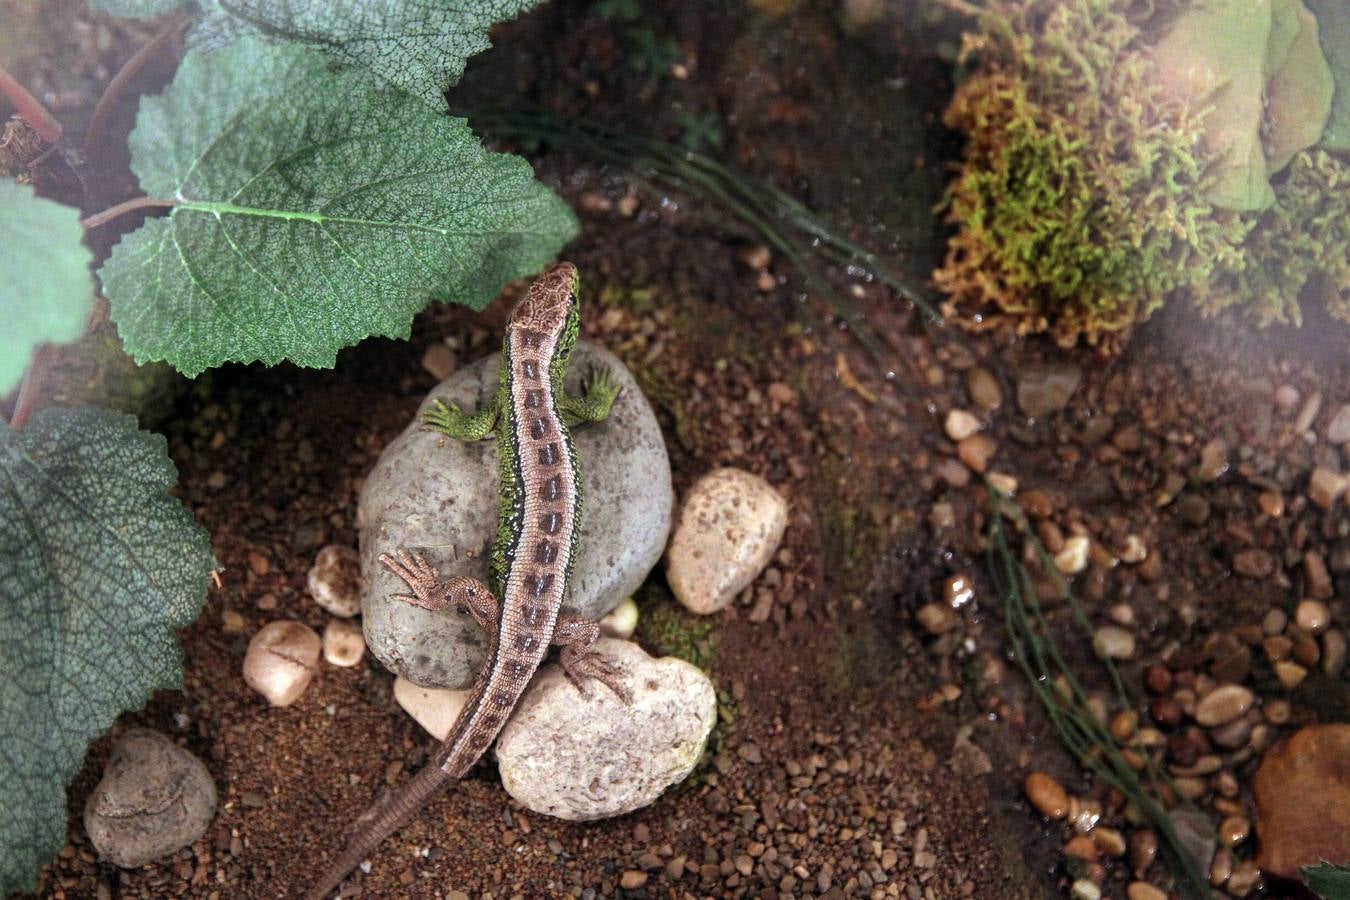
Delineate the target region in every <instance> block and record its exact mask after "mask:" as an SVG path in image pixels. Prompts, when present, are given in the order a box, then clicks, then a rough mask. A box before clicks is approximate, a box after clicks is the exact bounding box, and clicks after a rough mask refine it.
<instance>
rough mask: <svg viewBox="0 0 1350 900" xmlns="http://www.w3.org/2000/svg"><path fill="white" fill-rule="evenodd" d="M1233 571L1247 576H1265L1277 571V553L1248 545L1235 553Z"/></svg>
mask: <svg viewBox="0 0 1350 900" xmlns="http://www.w3.org/2000/svg"><path fill="white" fill-rule="evenodd" d="M1233 571H1234V572H1236V573H1238V574H1239V575H1244V576H1246V577H1247V578H1265V577H1266V576H1268V575H1270V574H1271V573H1272V572H1274V571H1275V554H1273V553H1271V552H1270V551H1269V550H1262V549H1261V548H1259V547H1248V548H1246V549H1245V550H1239V551H1238V552H1237V553H1234V554H1233Z"/></svg>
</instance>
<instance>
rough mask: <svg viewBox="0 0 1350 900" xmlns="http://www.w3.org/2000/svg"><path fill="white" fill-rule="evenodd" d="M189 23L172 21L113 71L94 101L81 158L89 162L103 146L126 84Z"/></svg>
mask: <svg viewBox="0 0 1350 900" xmlns="http://www.w3.org/2000/svg"><path fill="white" fill-rule="evenodd" d="M190 22H191V20H190V19H189V18H187V17H186V16H178V17H175V19H174V20H172V21H170V22H169V23H168V24H167V25H165V26H164V27H163V28H161V29H160V30H159V31H158V32H156V33H155V35H154V37H152V38H150V40H148V41H146V42H145V43H144V44H143V45H141V48H140V49H139V50H137V51H136V52H135V53H134V54H132V56H131V58H130V59H128V60H127V61H126V62H125V63H123V64H122V68H120V69H118V70H117V74H116V75H114V76H113V78H112V81H109V82H108V86H107V87H106V88H104V89H103V96H102V97H99V98H98V105H96V106H95V107H94V114H93V115H92V116H91V117H90V119H89V127H88V128H87V129H86V130H85V132H84V145H83V146H84V155H85V156H86V157H87V158H93V155H94V151H95V150H96V149H97V148H98V147H99V145H100V144H101V143H102V142H103V137H104V134H103V133H104V132H105V131H106V130H107V128H108V118H109V117H110V116H111V115H112V111H113V107H114V106H115V105H116V103H117V100H118V98H120V97H121V96H122V93H123V92H124V91H125V90H126V86H127V82H129V81H131V79H132V78H133V77H134V76H135V75H136V73H137V72H139V71H140V70H141V68H142V67H144V66H145V64H146V63H147V62H148V61H149V60H150V59H151V58H152V57H153V56H154V55H155V54H156V53H157V52H158V51H159V50H160V48H161V47H163V46H164V45H165V44H167V43H168V42H169V41H171V40H173V39H174V38H175V37H177V36H178V35H179V34H180V33H181V32H182V31H183V29H184V28H186V27H187V26H188V24H189V23H190Z"/></svg>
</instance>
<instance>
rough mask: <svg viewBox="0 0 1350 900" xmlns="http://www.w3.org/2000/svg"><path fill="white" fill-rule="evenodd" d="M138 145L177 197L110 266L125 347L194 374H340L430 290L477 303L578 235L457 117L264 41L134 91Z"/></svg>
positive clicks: (193, 58) (523, 169) (395, 332)
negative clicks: (265, 366) (244, 365)
mask: <svg viewBox="0 0 1350 900" xmlns="http://www.w3.org/2000/svg"><path fill="white" fill-rule="evenodd" d="M131 151H132V166H133V168H134V169H135V171H136V173H137V175H138V176H139V177H140V180H141V185H142V187H143V189H145V190H146V191H147V192H148V193H150V194H151V195H153V196H160V197H172V198H175V199H176V201H177V205H176V206H175V207H174V209H173V210H172V212H171V213H170V214H169V215H168V216H167V217H163V218H158V219H152V220H150V221H148V222H146V224H145V225H144V226H142V228H141V229H140V230H139V231H137V232H135V233H134V234H132V235H130V236H128V237H126V238H124V239H123V240H122V242H121V244H119V245H118V246H117V247H116V249H115V250H114V252H113V255H112V257H111V258H110V259H109V260H108V262H107V264H106V265H105V266H104V267H103V269H102V270H101V271H100V273H99V275H100V278H101V279H102V281H103V286H104V291H105V293H106V294H107V296H108V298H109V301H110V304H111V310H112V316H113V319H114V320H115V321H116V322H117V324H118V328H119V331H120V333H121V335H122V338H123V340H124V342H125V344H126V346H127V349H128V350H129V352H131V353H132V355H134V356H135V357H136V358H137V360H139V361H147V360H156V359H164V360H167V361H169V362H170V363H172V364H173V365H174V366H175V367H176V368H178V369H179V370H180V371H182V372H183V373H184V374H187V375H196V374H197V373H199V372H201V371H202V370H203V369H205V368H207V367H210V366H216V365H220V364H221V363H224V362H226V361H240V362H249V361H253V360H262V361H263V362H266V363H269V364H271V363H276V362H279V361H280V360H282V359H290V360H291V361H293V362H295V363H297V364H299V365H305V366H331V365H332V364H333V363H334V360H335V357H336V353H337V350H338V349H339V348H341V347H344V346H347V345H350V344H353V343H356V342H357V341H359V340H361V339H363V338H365V337H367V336H370V335H385V336H390V337H406V336H407V335H408V331H409V326H410V323H411V320H412V316H413V314H414V313H416V312H417V311H418V310H420V309H422V307H423V306H425V305H426V303H427V301H428V299H429V298H430V297H432V296H437V297H441V298H447V299H453V300H455V301H457V302H460V303H465V304H467V305H470V306H472V307H474V308H481V307H482V306H483V305H484V304H486V303H487V302H488V301H489V300H491V299H492V298H493V297H494V296H496V294H497V292H498V291H499V290H500V288H501V285H502V284H504V283H505V282H506V281H509V280H511V279H513V278H517V277H520V276H523V275H527V274H530V273H532V272H536V271H538V270H539V269H540V268H541V267H542V266H543V265H545V264H546V263H547V262H548V261H549V260H550V259H552V258H553V256H554V255H555V254H556V253H557V252H558V250H559V248H561V246H562V245H563V244H564V243H565V242H566V241H567V240H568V239H570V238H571V237H572V236H573V235H574V234H575V233H576V228H577V225H576V220H575V218H574V217H573V216H572V214H571V212H570V211H569V210H568V209H567V207H566V206H565V205H564V204H563V203H562V202H561V201H560V200H559V199H558V198H557V197H556V196H555V195H554V194H552V193H551V192H550V191H549V190H548V189H547V188H545V187H544V186H542V185H541V184H539V183H538V182H536V181H534V179H533V177H532V173H531V171H530V168H529V166H528V165H527V164H526V163H525V162H524V161H523V160H521V159H518V158H516V157H512V156H506V155H502V154H492V153H487V152H486V151H484V150H483V148H482V147H481V146H480V145H479V143H478V140H477V139H476V138H475V137H474V136H473V134H472V133H471V132H470V131H469V129H468V128H467V126H466V125H465V124H464V122H463V121H462V120H459V119H447V118H445V117H443V116H439V115H437V114H435V113H433V112H432V111H431V110H429V109H428V108H427V107H426V105H425V104H424V103H422V102H420V101H419V100H417V99H416V98H414V97H412V96H410V95H408V94H405V93H402V92H399V91H395V90H392V89H388V88H381V87H380V86H378V85H377V84H375V83H374V82H372V81H371V80H370V79H368V78H365V77H364V76H363V75H362V74H361V73H360V72H356V71H352V70H346V71H342V72H334V71H332V70H331V69H330V68H329V66H328V65H327V64H326V62H325V61H324V59H323V57H322V56H320V55H318V54H314V53H311V52H309V51H305V50H303V49H299V48H287V47H274V46H271V45H269V44H264V43H262V42H259V41H257V40H255V39H246V40H242V41H240V42H238V43H236V44H234V45H233V46H231V47H229V48H227V49H225V50H222V51H219V52H215V53H198V54H189V55H188V57H187V59H185V60H184V62H183V64H182V66H181V68H180V69H179V72H178V74H177V76H176V77H175V78H174V81H173V83H172V84H171V85H170V86H169V88H168V89H167V90H166V91H165V92H164V94H163V95H162V96H160V97H153V98H146V99H145V100H144V101H142V105H141V112H140V115H139V116H138V118H137V125H136V129H135V131H134V132H133V133H132V135H131Z"/></svg>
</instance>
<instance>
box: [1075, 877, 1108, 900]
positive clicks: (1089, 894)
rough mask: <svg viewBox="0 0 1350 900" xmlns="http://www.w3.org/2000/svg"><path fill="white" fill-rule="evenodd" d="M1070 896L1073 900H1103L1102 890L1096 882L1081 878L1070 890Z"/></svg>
mask: <svg viewBox="0 0 1350 900" xmlns="http://www.w3.org/2000/svg"><path fill="white" fill-rule="evenodd" d="M1069 896H1070V897H1072V898H1073V900H1101V896H1102V889H1101V888H1100V887H1098V885H1097V883H1096V882H1095V881H1089V880H1088V879H1086V878H1080V879H1078V880H1077V881H1075V882H1074V883H1073V886H1072V887H1070V888H1069Z"/></svg>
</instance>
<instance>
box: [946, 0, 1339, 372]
mask: <svg viewBox="0 0 1350 900" xmlns="http://www.w3.org/2000/svg"><path fill="white" fill-rule="evenodd" d="M1164 7H1165V4H1157V3H1136V2H1133V0H1082V2H1078V3H1073V4H1065V3H1061V2H1059V0H990V2H989V3H988V5H987V9H986V11H985V13H984V14H983V15H982V16H981V19H980V34H979V35H978V36H975V37H971V36H968V37H967V47H966V51H967V53H970V52H974V53H975V54H977V55H978V58H979V64H978V66H977V68H976V70H975V72H974V74H973V75H972V76H971V77H970V78H969V79H968V80H966V81H965V82H964V83H963V84H962V85H961V86H960V87H959V88H958V89H957V92H956V94H955V96H954V98H953V100H952V102H951V105H950V106H949V107H948V110H947V113H946V122H947V124H948V125H950V126H951V127H953V128H956V129H958V130H960V131H962V132H963V133H964V134H965V135H966V137H967V144H966V149H965V155H964V159H963V167H962V170H961V172H960V174H959V175H958V177H957V178H956V180H955V181H954V182H953V183H952V185H951V187H950V188H949V193H948V197H947V201H946V208H947V219H948V221H949V222H951V223H952V224H953V225H955V226H956V232H955V234H953V235H952V237H951V238H950V240H949V242H948V252H947V255H946V258H945V260H944V262H943V265H942V267H941V268H939V269H938V270H937V271H936V272H935V273H934V280H935V281H936V283H937V285H938V286H939V287H940V288H941V289H942V290H943V291H944V292H945V293H946V294H947V295H948V297H949V301H948V304H947V310H948V311H949V312H951V313H953V314H954V315H956V317H957V320H958V321H959V322H961V323H962V324H965V325H966V326H968V327H973V328H989V327H1013V328H1015V329H1016V330H1017V331H1019V332H1033V331H1049V332H1051V333H1052V334H1053V335H1054V337H1055V338H1056V339H1057V340H1058V341H1059V342H1060V343H1062V344H1065V345H1068V344H1072V343H1074V342H1076V341H1078V340H1079V339H1083V340H1085V341H1086V342H1088V343H1090V344H1098V345H1104V346H1105V347H1107V348H1108V349H1109V348H1114V347H1117V346H1119V345H1120V343H1121V342H1122V341H1123V339H1124V337H1125V336H1126V335H1128V333H1129V331H1130V329H1131V328H1132V327H1133V326H1134V325H1135V324H1137V323H1138V322H1141V321H1143V320H1144V319H1146V318H1147V317H1148V316H1149V315H1150V314H1151V313H1152V312H1153V311H1154V310H1156V309H1157V308H1158V307H1159V306H1161V304H1162V303H1163V302H1164V300H1165V299H1166V298H1167V297H1169V296H1171V295H1180V294H1191V295H1192V296H1195V297H1197V298H1198V299H1199V301H1200V303H1201V306H1202V308H1203V309H1205V310H1206V311H1211V312H1212V311H1215V310H1218V309H1221V308H1224V307H1226V306H1229V305H1231V304H1234V303H1238V302H1241V303H1244V304H1247V305H1248V308H1249V309H1250V310H1251V311H1252V313H1253V314H1254V316H1255V318H1256V320H1257V321H1259V322H1261V323H1265V322H1272V321H1281V322H1297V321H1299V311H1298V306H1297V297H1298V293H1299V289H1300V288H1301V287H1302V285H1303V284H1304V283H1305V282H1307V281H1308V279H1309V278H1310V276H1311V274H1312V273H1313V272H1314V271H1316V270H1322V271H1326V272H1327V273H1328V275H1329V277H1330V284H1331V285H1332V286H1333V287H1334V288H1336V289H1338V290H1339V291H1341V293H1340V294H1337V293H1336V292H1335V291H1331V292H1330V294H1329V295H1330V298H1331V299H1330V303H1331V310H1332V312H1333V314H1336V315H1339V316H1342V317H1348V318H1350V300H1347V298H1346V295H1345V293H1344V292H1345V291H1346V289H1347V287H1350V277H1347V264H1346V263H1345V262H1344V260H1345V259H1346V256H1347V253H1350V233H1348V227H1347V225H1346V220H1347V212H1350V208H1347V202H1346V201H1345V200H1344V199H1343V197H1344V194H1345V185H1346V180H1345V176H1344V172H1345V168H1344V165H1343V164H1341V163H1339V162H1338V161H1336V160H1335V159H1333V158H1331V157H1329V156H1327V155H1326V154H1310V153H1308V152H1306V151H1305V152H1304V154H1303V155H1301V156H1298V157H1295V163H1294V165H1293V166H1292V169H1291V171H1290V173H1289V175H1288V177H1287V180H1286V181H1285V182H1283V183H1279V184H1277V185H1276V186H1275V190H1274V194H1273V196H1274V198H1275V202H1274V204H1273V205H1271V207H1270V208H1269V209H1266V210H1265V211H1264V212H1259V213H1244V212H1240V211H1236V210H1231V209H1222V208H1219V206H1218V205H1217V204H1216V203H1215V202H1211V199H1210V198H1211V197H1217V196H1219V195H1222V194H1224V191H1219V190H1217V186H1218V182H1217V181H1216V179H1217V178H1220V177H1223V176H1224V172H1225V170H1224V169H1223V167H1222V166H1218V165H1216V164H1215V161H1214V160H1213V159H1211V158H1210V157H1209V156H1208V155H1206V152H1205V149H1204V148H1205V147H1206V142H1207V140H1209V138H1210V137H1212V136H1208V137H1207V131H1206V130H1207V128H1208V127H1209V125H1210V123H1209V121H1208V119H1207V118H1206V116H1207V114H1208V112H1209V111H1208V110H1207V109H1198V108H1197V109H1192V108H1191V106H1192V104H1188V103H1187V102H1184V100H1182V99H1179V98H1178V97H1177V96H1175V93H1174V89H1175V87H1176V85H1175V84H1172V85H1170V86H1168V84H1167V78H1166V77H1162V78H1160V77H1159V75H1158V73H1157V71H1156V70H1155V69H1154V62H1153V59H1152V57H1151V56H1150V46H1149V40H1150V33H1151V31H1150V30H1151V27H1152V23H1151V22H1145V21H1144V20H1143V19H1136V18H1134V16H1135V15H1136V12H1137V13H1138V15H1140V16H1143V15H1145V14H1150V15H1158V14H1160V13H1165V12H1166V10H1165V8H1164ZM1163 18H1164V19H1166V16H1165V15H1164V16H1163ZM1300 27H1301V26H1300V24H1299V21H1298V20H1297V17H1295V19H1294V20H1293V21H1292V24H1291V23H1284V22H1283V20H1281V29H1280V33H1279V35H1276V37H1277V38H1278V40H1275V39H1272V44H1273V45H1274V47H1273V50H1272V51H1271V52H1272V53H1273V54H1274V58H1273V59H1272V60H1271V65H1272V66H1273V67H1274V68H1275V70H1276V73H1277V75H1278V78H1277V79H1276V81H1277V82H1278V86H1280V87H1281V89H1282V90H1283V89H1285V88H1289V87H1290V85H1293V84H1295V83H1297V84H1303V81H1299V80H1298V79H1299V78H1302V77H1303V75H1304V74H1306V73H1302V74H1301V73H1299V72H1286V71H1285V70H1286V69H1288V68H1289V66H1284V67H1283V68H1281V60H1280V58H1279V54H1280V51H1281V49H1283V50H1284V51H1285V52H1287V53H1296V51H1295V50H1293V49H1291V48H1292V47H1293V46H1294V45H1293V44H1292V43H1291V41H1293V40H1295V39H1296V38H1302V37H1305V35H1303V34H1302V33H1301V32H1299V31H1298V29H1299V28H1300ZM1291 28H1292V29H1294V30H1293V31H1290V29H1291ZM1267 30H1268V31H1269V30H1270V29H1267ZM1201 39H1202V38H1197V40H1201ZM1263 41H1265V38H1263ZM1262 46H1265V44H1264V43H1263V45H1262ZM1183 58H1184V54H1183ZM1255 59H1256V61H1257V62H1260V61H1261V60H1262V59H1264V57H1262V56H1260V55H1259V54H1258V56H1257V57H1256V58H1255ZM1324 68H1325V67H1324ZM1257 74H1258V76H1259V75H1260V73H1259V72H1258V73H1257ZM1314 74H1315V73H1314ZM1178 77H1180V76H1178ZM1280 79H1285V81H1280ZM1289 79H1292V81H1290V80H1289ZM1182 80H1183V81H1184V78H1183V79H1182ZM1286 81H1288V83H1286ZM1300 90H1302V89H1300ZM1300 90H1294V91H1293V93H1295V94H1298V93H1300ZM1303 93H1307V91H1303ZM1257 107H1258V109H1257V112H1258V113H1259V107H1260V104H1259V103H1257ZM1284 124H1285V130H1286V131H1287V132H1289V133H1288V134H1285V137H1284V138H1282V139H1281V141H1280V144H1281V146H1282V147H1287V146H1292V144H1291V142H1292V141H1294V139H1295V137H1296V136H1297V135H1295V134H1294V132H1296V131H1298V130H1299V129H1300V128H1303V129H1304V130H1306V127H1305V126H1306V123H1304V122H1302V120H1298V119H1296V118H1288V117H1287V121H1285V123H1284ZM1317 127H1319V128H1320V125H1318V126H1317ZM1222 130H1223V129H1220V131H1222ZM1253 140H1255V138H1253ZM1305 144H1306V141H1305ZM1256 146H1257V148H1258V152H1260V142H1259V141H1256ZM1291 152H1292V151H1291ZM1284 158H1287V157H1284ZM1281 164H1282V163H1281ZM1262 171H1263V172H1264V165H1263V167H1262ZM1229 174H1231V171H1230V172H1229ZM1262 178H1264V176H1262ZM1228 188H1231V185H1229V186H1228ZM1228 188H1226V189H1225V190H1228ZM1260 188H1261V190H1262V191H1263V192H1264V193H1265V194H1270V187H1269V185H1266V184H1265V183H1264V180H1262V181H1261V183H1260ZM1228 193H1231V190H1228Z"/></svg>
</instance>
